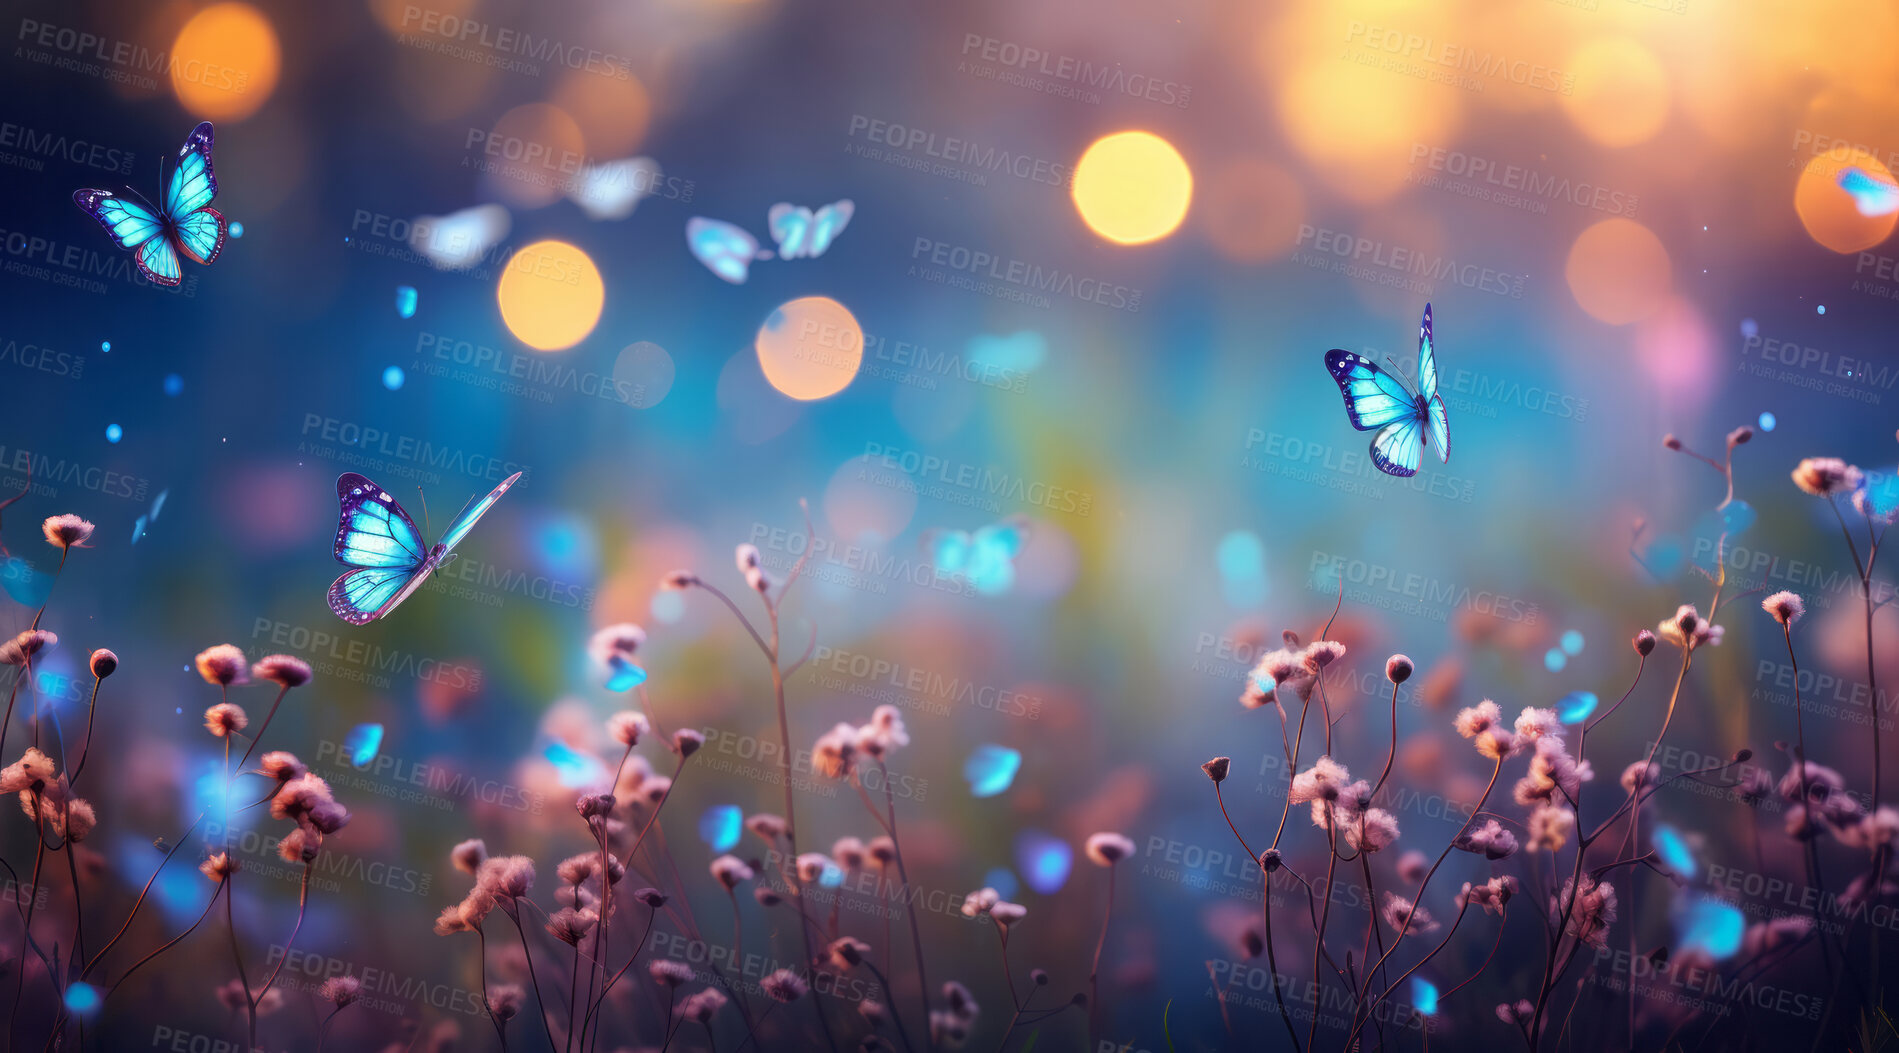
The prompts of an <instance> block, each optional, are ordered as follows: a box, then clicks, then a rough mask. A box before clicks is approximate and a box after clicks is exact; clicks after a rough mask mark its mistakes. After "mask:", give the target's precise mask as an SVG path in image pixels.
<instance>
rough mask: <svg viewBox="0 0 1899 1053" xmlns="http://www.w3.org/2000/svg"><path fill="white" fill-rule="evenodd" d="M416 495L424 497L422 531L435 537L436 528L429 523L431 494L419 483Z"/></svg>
mask: <svg viewBox="0 0 1899 1053" xmlns="http://www.w3.org/2000/svg"><path fill="white" fill-rule="evenodd" d="M415 496H417V497H419V498H421V499H422V532H423V533H425V534H427V535H429V536H430V537H434V536H435V528H434V527H432V526H430V525H429V495H427V494H425V493H423V492H422V487H421V486H420V485H417V486H416V488H415Z"/></svg>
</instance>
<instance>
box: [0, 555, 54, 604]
mask: <svg viewBox="0 0 1899 1053" xmlns="http://www.w3.org/2000/svg"><path fill="white" fill-rule="evenodd" d="M0 587H4V588H5V589H6V591H7V595H8V596H11V597H12V598H13V602H15V603H17V604H19V605H21V606H22V607H39V606H41V605H43V604H44V603H45V602H46V597H47V595H48V594H50V593H51V592H52V591H53V576H52V575H50V574H42V573H40V572H39V571H37V570H34V569H33V564H31V563H28V562H27V561H26V560H23V559H21V558H20V557H18V556H8V557H7V558H6V561H5V562H3V563H0Z"/></svg>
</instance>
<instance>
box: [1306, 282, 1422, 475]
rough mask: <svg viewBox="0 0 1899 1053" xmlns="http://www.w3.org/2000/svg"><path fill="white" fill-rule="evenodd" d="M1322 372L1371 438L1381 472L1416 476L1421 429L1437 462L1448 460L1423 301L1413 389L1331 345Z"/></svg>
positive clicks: (1348, 413) (1356, 425)
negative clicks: (1374, 432) (1334, 383)
mask: <svg viewBox="0 0 1899 1053" xmlns="http://www.w3.org/2000/svg"><path fill="white" fill-rule="evenodd" d="M1325 369H1326V372H1328V373H1330V374H1332V379H1333V380H1335V381H1337V382H1338V385H1339V392H1340V394H1342V395H1344V396H1345V415H1346V416H1347V417H1349V418H1350V419H1351V422H1352V427H1354V428H1357V429H1358V430H1359V431H1372V430H1374V429H1376V430H1377V432H1378V434H1377V435H1374V436H1372V441H1371V455H1372V463H1373V464H1375V465H1377V466H1378V470H1379V471H1381V472H1384V473H1385V474H1386V475H1397V476H1410V475H1416V474H1418V465H1419V463H1420V461H1421V459H1422V455H1423V453H1424V435H1425V431H1426V429H1429V431H1430V434H1431V442H1432V444H1433V445H1435V446H1436V447H1437V457H1438V460H1440V461H1442V462H1444V463H1446V464H1449V463H1450V460H1451V426H1450V421H1449V420H1448V419H1446V417H1445V414H1444V398H1443V396H1441V395H1439V394H1438V392H1437V357H1436V355H1435V354H1434V353H1433V351H1432V347H1431V305H1430V304H1428V303H1427V304H1425V305H1424V320H1423V321H1422V322H1420V323H1418V390H1416V391H1412V390H1411V388H1410V387H1409V386H1408V385H1407V384H1406V383H1405V382H1404V381H1403V380H1402V379H1400V378H1399V377H1397V376H1394V375H1393V374H1391V373H1387V372H1385V371H1384V370H1383V369H1380V368H1379V367H1378V366H1377V365H1375V364H1374V363H1373V362H1372V361H1371V359H1368V358H1366V357H1365V356H1363V355H1360V354H1356V353H1354V352H1351V351H1341V350H1339V349H1337V348H1333V349H1332V350H1330V351H1327V352H1326V353H1325Z"/></svg>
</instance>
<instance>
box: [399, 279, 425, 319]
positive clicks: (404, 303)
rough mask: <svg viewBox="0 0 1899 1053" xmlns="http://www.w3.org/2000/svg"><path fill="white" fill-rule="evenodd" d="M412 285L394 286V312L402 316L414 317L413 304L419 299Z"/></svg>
mask: <svg viewBox="0 0 1899 1053" xmlns="http://www.w3.org/2000/svg"><path fill="white" fill-rule="evenodd" d="M419 298H420V297H419V295H418V294H417V293H416V291H415V286H413V285H398V286H396V314H398V315H401V316H402V317H404V318H414V317H415V305H416V301H417V300H418V299H419Z"/></svg>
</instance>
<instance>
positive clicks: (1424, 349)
mask: <svg viewBox="0 0 1899 1053" xmlns="http://www.w3.org/2000/svg"><path fill="white" fill-rule="evenodd" d="M1436 397H1437V349H1436V347H1435V346H1434V345H1433V344H1432V342H1431V305H1430V304H1428V303H1427V304H1425V305H1424V320H1423V321H1421V322H1419V323H1418V401H1419V402H1429V401H1431V400H1432V399H1434V398H1436Z"/></svg>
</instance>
